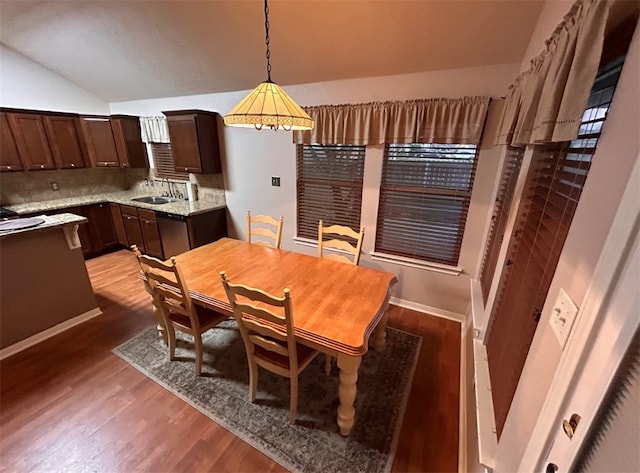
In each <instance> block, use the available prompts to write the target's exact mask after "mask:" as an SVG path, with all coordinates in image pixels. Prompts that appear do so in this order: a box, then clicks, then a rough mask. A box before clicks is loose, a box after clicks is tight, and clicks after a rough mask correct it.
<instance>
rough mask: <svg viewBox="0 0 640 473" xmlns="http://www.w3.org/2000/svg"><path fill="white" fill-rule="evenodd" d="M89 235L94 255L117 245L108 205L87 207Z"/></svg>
mask: <svg viewBox="0 0 640 473" xmlns="http://www.w3.org/2000/svg"><path fill="white" fill-rule="evenodd" d="M88 218H89V233H90V235H91V243H92V247H93V250H94V252H95V253H101V252H103V251H105V250H109V249H111V248H114V247H115V246H117V244H118V240H117V238H116V232H115V230H114V228H113V221H112V219H111V209H110V208H109V204H107V203H101V204H95V205H90V206H88Z"/></svg>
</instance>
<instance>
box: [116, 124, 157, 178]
mask: <svg viewBox="0 0 640 473" xmlns="http://www.w3.org/2000/svg"><path fill="white" fill-rule="evenodd" d="M111 128H112V129H113V135H114V137H115V140H116V149H117V150H118V158H119V159H120V166H121V167H124V168H126V167H131V168H148V167H149V158H148V156H147V146H146V145H145V144H144V142H143V141H142V136H141V134H140V119H139V118H138V117H130V116H121V115H119V116H114V117H111Z"/></svg>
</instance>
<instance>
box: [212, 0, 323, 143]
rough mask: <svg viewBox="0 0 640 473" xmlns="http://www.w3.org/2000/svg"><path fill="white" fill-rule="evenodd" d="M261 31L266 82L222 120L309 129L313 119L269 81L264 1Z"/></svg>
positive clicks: (269, 71)
mask: <svg viewBox="0 0 640 473" xmlns="http://www.w3.org/2000/svg"><path fill="white" fill-rule="evenodd" d="M264 30H265V44H266V45H267V54H266V56H267V80H266V81H264V82H262V83H261V84H259V85H258V87H256V88H255V89H253V90H252V91H251V92H250V93H249V95H247V96H246V97H245V98H243V99H242V100H241V101H240V102H239V103H238V104H237V105H236V106H235V107H233V108H232V109H231V111H230V112H229V113H227V114H226V115H225V117H224V124H225V125H227V126H241V127H249V128H254V127H255V128H256V129H257V130H261V129H262V128H263V127H268V128H271V129H272V130H278V129H283V130H286V131H289V130H311V129H312V128H313V120H312V119H311V117H310V116H309V115H308V114H307V113H306V112H305V111H304V110H302V108H300V106H299V105H298V104H297V103H295V102H294V101H293V99H292V98H291V97H289V96H288V95H287V93H286V92H285V91H284V90H282V88H281V87H280V86H279V85H278V84H276V83H275V82H273V81H272V80H271V62H270V61H269V58H270V56H271V52H270V50H269V6H268V4H267V0H264Z"/></svg>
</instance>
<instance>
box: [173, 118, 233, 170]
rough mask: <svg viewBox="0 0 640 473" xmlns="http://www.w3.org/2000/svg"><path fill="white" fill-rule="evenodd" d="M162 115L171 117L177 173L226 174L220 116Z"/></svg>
mask: <svg viewBox="0 0 640 473" xmlns="http://www.w3.org/2000/svg"><path fill="white" fill-rule="evenodd" d="M162 113H164V114H165V115H166V117H167V124H168V126H169V139H170V140H171V153H172V155H173V161H174V164H175V169H176V171H187V172H191V173H197V174H209V173H219V172H222V165H221V162H220V146H219V143H218V114H217V113H215V112H207V111H204V110H174V111H167V112H162Z"/></svg>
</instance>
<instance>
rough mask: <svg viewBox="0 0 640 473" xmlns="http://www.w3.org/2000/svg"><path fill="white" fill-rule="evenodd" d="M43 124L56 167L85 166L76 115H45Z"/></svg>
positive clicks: (71, 167) (82, 142) (80, 133)
mask: <svg viewBox="0 0 640 473" xmlns="http://www.w3.org/2000/svg"><path fill="white" fill-rule="evenodd" d="M44 124H45V127H46V130H47V136H48V137H49V143H50V144H51V152H52V153H53V158H54V160H55V162H56V164H57V166H58V168H60V169H74V168H84V167H86V161H85V151H84V149H83V145H84V141H83V140H82V138H81V136H82V132H81V130H80V120H79V119H78V118H77V117H69V116H55V115H51V116H49V115H46V116H45V117H44Z"/></svg>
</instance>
